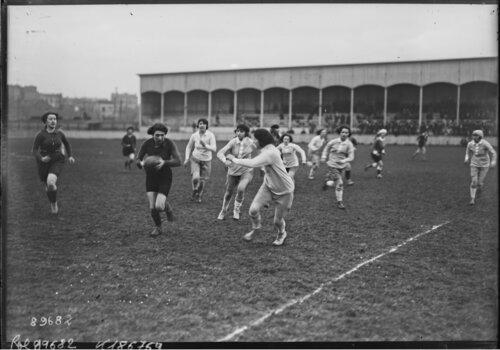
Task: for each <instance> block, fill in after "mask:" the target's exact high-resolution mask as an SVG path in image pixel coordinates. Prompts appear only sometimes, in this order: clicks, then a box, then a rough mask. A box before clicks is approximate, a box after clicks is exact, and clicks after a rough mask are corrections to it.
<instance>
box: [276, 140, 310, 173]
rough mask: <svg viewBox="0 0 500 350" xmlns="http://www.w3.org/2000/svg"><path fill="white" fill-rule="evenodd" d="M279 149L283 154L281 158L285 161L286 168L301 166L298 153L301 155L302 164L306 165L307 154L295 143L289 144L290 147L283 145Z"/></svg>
mask: <svg viewBox="0 0 500 350" xmlns="http://www.w3.org/2000/svg"><path fill="white" fill-rule="evenodd" d="M277 148H278V151H280V152H281V158H282V159H283V164H285V168H291V167H295V166H299V158H298V157H297V152H299V153H300V157H301V159H302V163H305V161H306V153H305V152H304V150H303V149H302V148H301V147H300V146H299V145H296V144H295V143H291V142H290V143H288V145H285V144H284V143H281V144H279V146H278V147H277Z"/></svg>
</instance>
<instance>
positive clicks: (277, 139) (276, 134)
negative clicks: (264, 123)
mask: <svg viewBox="0 0 500 350" xmlns="http://www.w3.org/2000/svg"><path fill="white" fill-rule="evenodd" d="M270 132H271V135H272V136H273V139H274V145H275V146H276V147H277V146H278V145H279V144H280V143H281V141H280V134H279V132H278V131H276V130H271V131H270Z"/></svg>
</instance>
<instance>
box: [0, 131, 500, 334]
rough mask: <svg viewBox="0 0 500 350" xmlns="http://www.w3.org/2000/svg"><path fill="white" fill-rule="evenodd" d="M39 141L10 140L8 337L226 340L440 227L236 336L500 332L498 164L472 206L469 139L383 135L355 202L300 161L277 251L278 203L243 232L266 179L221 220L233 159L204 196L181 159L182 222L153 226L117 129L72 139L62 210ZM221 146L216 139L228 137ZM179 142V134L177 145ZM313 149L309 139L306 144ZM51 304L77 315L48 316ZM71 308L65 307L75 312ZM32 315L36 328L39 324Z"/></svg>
mask: <svg viewBox="0 0 500 350" xmlns="http://www.w3.org/2000/svg"><path fill="white" fill-rule="evenodd" d="M31 142H32V140H28V139H17V140H12V141H11V142H10V143H9V147H8V154H9V158H8V169H7V172H6V173H7V175H8V177H7V183H6V186H5V187H4V195H6V198H7V208H6V210H5V211H4V214H6V221H5V223H6V232H7V237H6V240H5V242H6V245H7V249H6V250H7V256H6V267H7V272H6V276H7V281H6V286H7V298H6V299H7V305H6V315H7V319H6V321H7V323H6V326H7V335H6V339H7V341H10V340H11V339H12V338H13V337H14V336H15V335H16V334H20V335H21V337H23V338H26V337H29V338H30V339H37V338H42V339H61V338H64V339H68V338H73V339H74V340H75V341H79V342H97V341H102V340H106V339H113V340H115V339H116V340H129V341H133V340H135V341H137V340H149V341H168V342H184V341H208V342H211V341H217V340H219V339H221V338H223V337H225V336H226V335H228V334H230V333H231V332H233V331H234V330H235V329H237V328H239V327H242V326H247V325H249V323H251V322H252V321H255V320H256V319H258V318H259V317H261V316H263V315H265V314H266V313H268V312H269V311H271V310H273V309H275V308H277V307H279V306H280V305H283V304H285V303H287V302H288V301H290V300H291V299H294V298H299V297H302V296H304V295H307V294H309V293H311V292H312V291H314V290H315V289H316V288H318V287H319V286H320V285H321V284H322V283H325V282H328V281H331V280H332V279H333V278H335V277H336V276H338V275H340V274H342V273H344V272H346V271H348V270H350V269H351V268H353V267H354V266H356V265H357V264H359V263H361V262H363V261H364V260H367V259H369V258H371V257H374V256H376V255H378V254H381V253H383V252H386V251H387V250H388V249H389V248H390V247H392V246H395V245H397V244H398V243H401V242H403V241H404V240H406V239H408V238H410V237H412V236H414V235H416V234H418V233H420V232H423V231H426V230H428V229H429V228H431V227H432V226H433V225H437V224H440V223H443V222H445V221H450V223H449V224H447V225H445V226H443V227H442V228H440V229H437V230H435V231H432V232H431V233H429V234H426V235H424V236H422V237H420V238H419V239H417V240H415V241H412V242H411V243H409V244H407V245H405V246H403V247H401V248H399V249H398V250H397V251H396V252H394V253H391V254H387V255H385V256H384V257H382V258H380V259H378V260H376V261H374V262H373V263H370V264H368V265H365V266H363V267H362V268H360V269H359V270H358V271H356V272H354V273H352V274H350V275H349V276H346V277H345V278H343V279H341V280H339V281H337V282H334V283H331V284H328V285H327V286H325V288H324V289H323V290H322V291H321V292H320V293H318V294H316V295H314V296H313V297H311V298H309V299H308V300H306V301H305V302H303V303H298V304H295V305H294V306H291V307H289V308H287V309H285V310H284V311H283V312H281V313H279V314H277V315H273V316H271V317H270V318H268V319H266V320H265V321H264V322H263V323H261V324H260V325H256V326H254V327H250V328H249V329H248V330H246V331H245V332H243V333H242V334H240V335H238V336H236V337H235V338H234V339H233V340H235V341H245V342H246V341H266V342H274V341H285V342H288V341H316V342H317V341H328V342H335V341H435V340H437V341H470V340H474V341H495V340H496V336H497V316H498V315H497V310H498V305H497V299H498V294H497V289H498V288H497V277H498V274H497V271H498V270H497V268H498V266H497V260H498V255H497V252H498V250H497V247H498V213H497V211H498V195H497V170H496V169H494V170H490V173H489V174H488V178H487V181H486V190H485V191H484V192H483V194H482V196H481V198H480V199H479V200H478V203H477V206H475V207H473V208H470V207H469V206H468V205H467V203H468V182H469V171H468V168H467V167H465V166H464V165H463V163H462V160H463V155H464V149H462V148H459V147H431V148H429V161H427V162H421V161H411V160H410V159H409V158H410V156H411V153H412V152H413V151H414V147H405V146H392V147H391V146H389V147H388V150H387V152H388V156H387V158H386V160H385V163H386V170H385V172H384V178H383V179H381V180H377V179H376V178H375V173H374V170H373V169H371V171H368V172H364V171H363V166H364V164H365V162H367V161H368V153H369V149H368V147H367V146H360V147H359V148H358V150H357V154H356V155H357V159H356V160H355V162H354V163H353V179H354V181H355V182H356V183H355V185H354V186H352V187H347V188H346V189H345V193H344V197H345V205H346V207H347V210H346V211H340V210H338V209H336V208H335V207H334V205H333V203H334V191H333V190H328V191H322V190H321V177H322V175H323V174H324V172H325V169H324V168H322V169H321V170H320V171H319V173H318V174H317V176H316V179H315V180H312V181H311V180H308V179H307V171H306V169H305V168H301V169H300V170H299V171H298V173H297V176H296V181H297V188H296V193H295V200H294V203H293V208H292V211H291V213H290V215H289V217H288V218H287V231H288V233H289V236H288V238H287V241H286V245H285V246H283V247H273V246H272V245H271V242H272V241H273V239H274V237H275V233H274V232H273V231H272V216H273V212H272V210H267V211H266V212H264V215H263V218H264V228H265V229H264V232H263V233H262V234H261V235H260V236H258V237H256V239H255V240H254V241H253V242H251V243H248V242H245V241H243V240H242V235H243V234H244V233H245V232H247V230H248V228H249V227H250V221H249V219H248V215H247V210H248V207H249V204H250V202H251V199H252V198H253V195H254V194H255V193H256V191H257V189H258V186H259V185H260V183H261V179H260V178H259V176H258V175H256V176H255V177H254V180H253V182H252V183H251V185H250V186H249V188H248V191H247V194H246V199H245V202H244V205H243V212H244V215H242V219H241V220H240V221H239V222H235V221H232V220H230V219H229V220H225V221H223V222H219V221H217V220H216V217H217V214H218V212H219V210H220V205H221V201H222V195H223V191H224V182H225V169H224V167H223V165H222V164H221V163H220V162H219V161H218V160H214V161H213V172H212V178H211V180H210V182H209V185H208V188H207V190H206V195H205V197H204V199H203V203H201V204H195V203H192V202H191V201H190V193H191V189H190V178H189V173H188V171H187V170H185V169H184V168H176V169H175V170H174V184H173V187H172V191H171V194H170V196H169V198H170V200H171V203H172V204H173V207H174V210H175V214H176V216H177V221H176V222H174V223H173V224H170V223H167V222H164V226H165V227H166V229H167V230H166V231H167V233H166V234H164V235H162V236H159V237H157V238H151V237H150V236H149V232H150V231H151V229H152V224H151V221H152V220H151V218H150V215H149V210H148V207H147V199H146V195H145V189H144V181H145V179H144V174H143V173H142V172H141V171H139V170H138V169H136V168H135V169H133V170H132V171H126V170H124V169H123V160H122V157H121V155H120V147H119V143H118V142H117V141H113V140H73V141H72V145H73V148H74V153H75V156H76V158H77V161H78V162H77V164H75V165H73V166H68V165H67V166H66V168H65V169H64V171H63V174H62V177H61V179H60V182H59V190H60V191H59V203H60V214H59V215H58V216H57V217H53V216H50V215H48V212H49V206H48V202H47V199H46V197H45V193H44V191H43V189H42V186H41V185H40V183H39V181H38V179H37V176H36V172H35V164H34V160H33V159H32V157H31V156H30V155H29V149H30V146H31ZM222 145H223V144H222V143H221V144H219V147H221V146H222ZM178 146H179V149H180V150H181V152H182V153H184V147H185V142H178ZM302 146H303V147H305V145H302ZM57 315H61V316H63V317H64V320H66V319H69V318H70V317H71V320H70V321H69V322H68V323H69V325H68V324H67V323H66V324H63V325H52V326H43V327H42V326H40V322H39V320H40V318H41V317H48V316H51V317H52V319H54V318H55V317H56V316H57ZM68 315H70V316H68ZM32 317H36V318H37V324H36V326H32V325H31V321H32Z"/></svg>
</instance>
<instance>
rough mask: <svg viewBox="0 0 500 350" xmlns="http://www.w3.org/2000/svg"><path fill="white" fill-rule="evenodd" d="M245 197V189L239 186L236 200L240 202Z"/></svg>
mask: <svg viewBox="0 0 500 350" xmlns="http://www.w3.org/2000/svg"><path fill="white" fill-rule="evenodd" d="M243 197H245V190H244V189H240V188H238V190H237V191H236V200H237V201H238V202H241V201H242V200H243Z"/></svg>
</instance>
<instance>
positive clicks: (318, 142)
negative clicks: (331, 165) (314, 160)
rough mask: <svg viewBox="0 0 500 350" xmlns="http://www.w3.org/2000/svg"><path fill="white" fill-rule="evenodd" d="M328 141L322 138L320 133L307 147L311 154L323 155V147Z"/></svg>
mask: <svg viewBox="0 0 500 350" xmlns="http://www.w3.org/2000/svg"><path fill="white" fill-rule="evenodd" d="M325 143H326V139H323V138H321V136H320V135H316V136H314V137H313V138H312V139H311V141H310V142H309V144H308V145H307V149H308V151H309V154H310V155H311V154H317V155H321V147H323V145H324V144H325Z"/></svg>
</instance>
